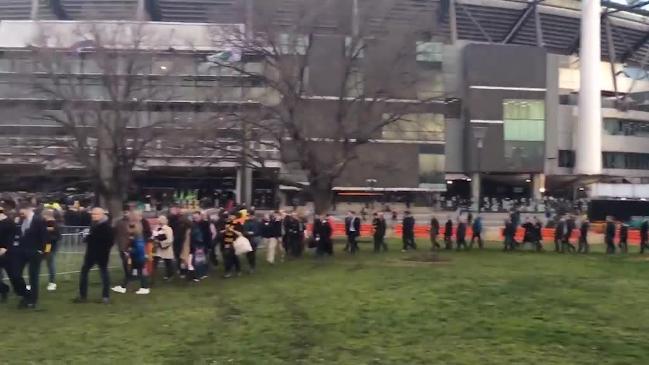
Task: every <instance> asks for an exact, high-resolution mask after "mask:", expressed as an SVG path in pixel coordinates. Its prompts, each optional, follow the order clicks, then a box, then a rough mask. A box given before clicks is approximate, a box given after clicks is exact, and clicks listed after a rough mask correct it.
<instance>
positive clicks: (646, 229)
mask: <svg viewBox="0 0 649 365" xmlns="http://www.w3.org/2000/svg"><path fill="white" fill-rule="evenodd" d="M648 239H649V220H646V219H645V220H644V221H643V222H642V225H640V253H644V250H645V249H647V248H649V246H647V240H648Z"/></svg>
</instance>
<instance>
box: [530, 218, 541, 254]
mask: <svg viewBox="0 0 649 365" xmlns="http://www.w3.org/2000/svg"><path fill="white" fill-rule="evenodd" d="M532 224H533V225H534V239H535V242H534V244H535V245H536V251H538V252H540V251H543V223H541V221H540V220H539V218H538V217H536V216H535V217H534V218H533V219H532Z"/></svg>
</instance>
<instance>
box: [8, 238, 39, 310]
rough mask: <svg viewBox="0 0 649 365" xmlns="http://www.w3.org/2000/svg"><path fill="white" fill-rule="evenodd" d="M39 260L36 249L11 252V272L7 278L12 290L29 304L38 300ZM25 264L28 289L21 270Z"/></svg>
mask: <svg viewBox="0 0 649 365" xmlns="http://www.w3.org/2000/svg"><path fill="white" fill-rule="evenodd" d="M41 260H42V255H41V254H40V253H38V252H37V251H31V250H30V251H23V250H15V251H14V252H12V253H11V256H10V262H11V264H10V265H11V273H10V274H9V280H10V281H11V285H12V286H13V287H14V292H15V293H16V294H17V295H18V296H21V297H23V300H24V301H25V302H26V303H29V304H36V303H37V302H38V284H39V276H40V274H41ZM25 266H28V271H29V285H30V286H31V289H30V290H27V286H26V284H25V279H23V271H24V270H25Z"/></svg>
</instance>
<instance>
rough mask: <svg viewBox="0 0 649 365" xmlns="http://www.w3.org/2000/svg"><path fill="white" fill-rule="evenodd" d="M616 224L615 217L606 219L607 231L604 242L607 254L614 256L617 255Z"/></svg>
mask: <svg viewBox="0 0 649 365" xmlns="http://www.w3.org/2000/svg"><path fill="white" fill-rule="evenodd" d="M614 240H615V222H613V217H611V216H608V217H606V229H605V231H604V242H605V243H606V253H607V254H614V253H615V243H614Z"/></svg>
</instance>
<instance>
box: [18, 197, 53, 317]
mask: <svg viewBox="0 0 649 365" xmlns="http://www.w3.org/2000/svg"><path fill="white" fill-rule="evenodd" d="M47 237H48V236H47V225H46V223H45V220H43V218H41V217H40V216H37V215H36V214H34V208H33V207H32V206H30V205H26V206H24V207H23V208H21V209H20V219H19V221H18V226H17V227H16V241H15V242H14V247H13V249H12V253H11V258H10V260H11V271H12V274H11V275H10V278H11V280H12V285H13V287H14V291H15V292H16V294H17V295H18V296H20V297H22V300H21V301H20V305H19V308H35V307H36V303H37V302H38V289H39V288H38V284H39V282H38V279H39V276H40V274H41V260H42V258H43V254H44V253H45V246H46V244H47ZM25 266H28V272H29V285H30V289H29V290H27V285H26V284H25V280H24V279H23V271H24V269H25Z"/></svg>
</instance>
